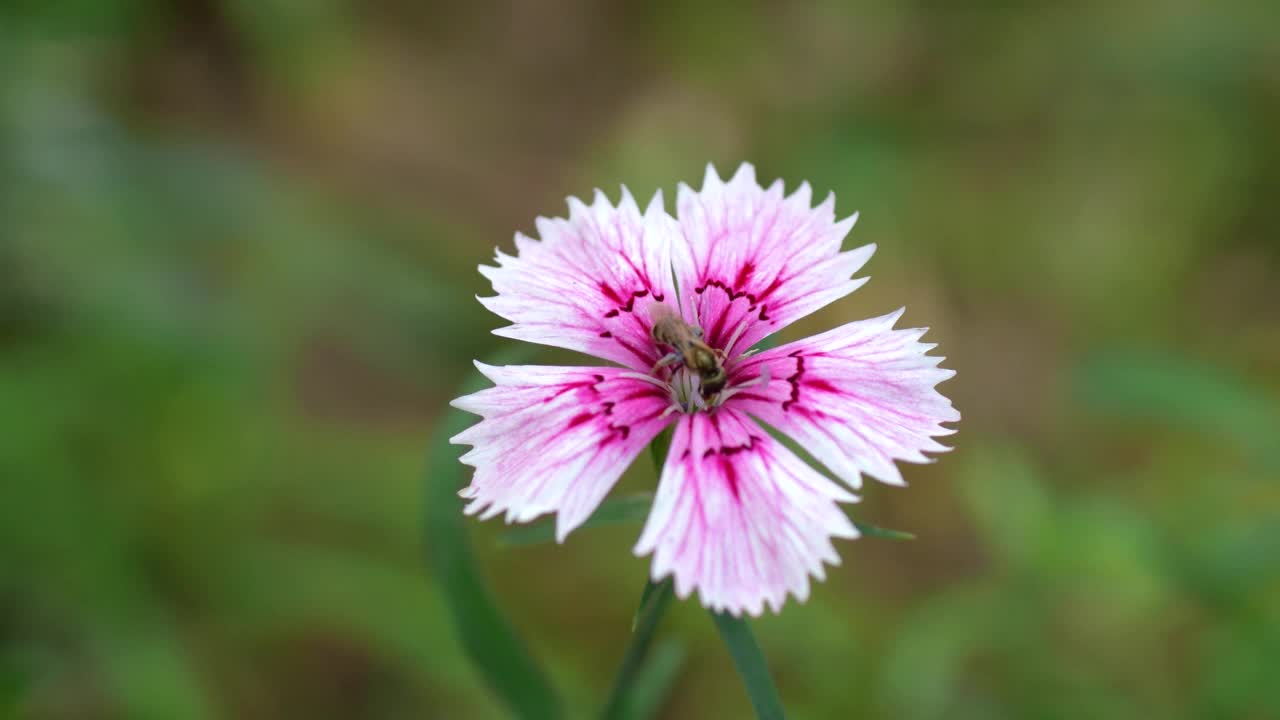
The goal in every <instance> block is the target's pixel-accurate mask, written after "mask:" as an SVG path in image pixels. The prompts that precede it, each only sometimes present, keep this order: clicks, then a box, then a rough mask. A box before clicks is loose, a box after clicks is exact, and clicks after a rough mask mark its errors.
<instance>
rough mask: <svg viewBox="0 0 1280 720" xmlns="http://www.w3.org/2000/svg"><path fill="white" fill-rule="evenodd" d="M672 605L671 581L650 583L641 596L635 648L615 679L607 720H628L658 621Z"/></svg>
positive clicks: (633, 637) (633, 641) (629, 648)
mask: <svg viewBox="0 0 1280 720" xmlns="http://www.w3.org/2000/svg"><path fill="white" fill-rule="evenodd" d="M670 602H671V579H670V578H668V579H666V580H663V581H662V582H660V583H655V582H653V581H652V580H650V581H649V582H648V583H646V584H645V587H644V594H643V595H641V596H640V607H639V608H637V609H636V617H635V621H634V622H633V629H634V632H633V633H632V635H631V644H630V645H628V646H627V652H626V654H625V655H623V657H622V665H621V666H619V668H618V674H617V675H616V676H615V677H614V680H613V689H612V690H610V691H609V702H608V703H607V704H606V705H605V708H604V712H602V713H601V714H600V716H601V717H602V718H604V719H605V720H618V719H620V718H625V717H627V715H628V714H627V712H626V709H627V707H628V706H629V705H630V703H629V702H628V700H629V699H630V696H631V689H632V685H633V684H634V683H635V680H636V677H637V675H638V674H639V671H640V665H641V663H642V662H644V658H645V655H646V654H648V652H649V646H650V645H652V644H653V635H654V631H655V630H656V629H657V627H658V620H660V619H662V614H663V612H665V611H666V609H667V605H668V604H669V603H670Z"/></svg>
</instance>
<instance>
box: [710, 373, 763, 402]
mask: <svg viewBox="0 0 1280 720" xmlns="http://www.w3.org/2000/svg"><path fill="white" fill-rule="evenodd" d="M770 380H771V378H770V376H769V366H768V365H765V366H764V368H763V369H762V370H761V371H760V374H759V375H757V376H755V377H754V378H752V379H751V380H748V381H746V382H744V383H742V384H740V385H734V386H733V387H731V388H729V389H728V390H725V391H724V392H722V393H720V402H722V403H723V402H724V401H725V400H728V399H729V398H731V397H733V396H734V395H737V394H738V393H740V392H742V391H743V390H747V389H749V388H753V387H758V386H760V385H768V384H769V381H770Z"/></svg>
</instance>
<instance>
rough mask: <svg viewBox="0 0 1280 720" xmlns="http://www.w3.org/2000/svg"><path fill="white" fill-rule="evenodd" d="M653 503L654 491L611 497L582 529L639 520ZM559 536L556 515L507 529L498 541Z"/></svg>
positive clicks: (521, 541) (524, 542)
mask: <svg viewBox="0 0 1280 720" xmlns="http://www.w3.org/2000/svg"><path fill="white" fill-rule="evenodd" d="M652 504H653V493H636V494H635V495H626V496H624V497H620V498H610V499H609V500H605V501H604V502H603V503H601V504H600V507H598V508H596V511H595V512H594V513H592V515H591V517H590V518H588V519H587V521H586V522H584V523H582V527H581V528H579V530H583V529H586V528H593V527H603V526H606V525H619V524H622V523H629V522H639V521H641V520H644V519H645V517H646V516H648V514H649V506H650V505H652ZM555 539H556V522H555V518H551V517H548V518H543V519H541V520H538V521H536V522H532V523H529V524H528V525H518V526H516V527H513V528H511V529H510V530H508V531H506V532H504V533H503V534H502V535H501V536H500V537H499V538H498V544H499V545H502V546H505V547H514V546H518V545H537V544H538V543H545V542H551V541H553V540H555Z"/></svg>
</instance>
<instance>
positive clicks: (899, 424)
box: [726, 310, 960, 488]
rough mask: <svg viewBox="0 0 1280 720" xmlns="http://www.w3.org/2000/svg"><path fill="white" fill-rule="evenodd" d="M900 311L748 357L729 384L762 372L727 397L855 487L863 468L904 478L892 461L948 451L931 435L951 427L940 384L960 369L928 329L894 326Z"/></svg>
mask: <svg viewBox="0 0 1280 720" xmlns="http://www.w3.org/2000/svg"><path fill="white" fill-rule="evenodd" d="M902 312H903V311H902V310H899V311H897V312H894V313H890V314H888V315H884V316H882V317H878V318H874V319H871V320H862V321H859V322H852V323H849V324H847V325H844V326H841V327H838V328H836V329H834V330H830V331H828V332H825V333H822V334H820V335H815V336H813V337H810V338H806V339H804V340H800V341H798V342H793V343H789V344H787V345H783V346H781V347H777V348H773V349H772V350H767V351H765V352H763V353H760V354H759V355H755V356H752V357H749V358H747V359H745V360H743V361H742V362H741V363H739V364H738V365H736V366H734V367H733V368H732V369H731V371H730V384H731V385H732V384H734V383H740V382H749V381H750V379H752V378H756V377H760V376H761V375H764V377H766V378H767V380H768V383H767V384H764V385H757V386H755V387H748V388H746V389H744V390H742V391H741V392H739V393H737V394H735V395H733V396H732V397H730V398H729V399H728V400H726V402H727V403H729V404H731V405H732V406H733V408H734V409H736V410H738V411H741V412H746V413H750V414H751V415H753V416H755V417H757V418H759V419H760V420H762V421H763V422H765V423H768V424H769V425H772V426H773V427H775V428H777V429H778V430H781V431H782V432H784V433H786V434H787V435H789V436H791V437H792V438H794V439H795V440H797V441H798V442H799V443H800V444H801V445H803V446H804V448H805V449H806V450H807V451H809V452H810V453H812V454H813V456H814V457H815V458H817V459H818V460H820V461H821V462H822V463H823V464H824V465H826V466H827V468H828V469H830V470H831V472H833V473H835V474H836V475H837V476H839V477H840V478H841V479H842V480H844V481H845V482H847V483H849V485H850V486H851V487H853V488H858V487H860V486H861V484H862V478H861V474H862V473H866V474H868V475H870V476H872V477H874V478H875V479H877V480H880V481H881V482H885V483H888V484H890V485H903V484H905V483H904V482H903V479H902V474H901V473H900V472H899V471H898V468H897V466H895V465H894V461H895V460H905V461H907V462H914V463H926V462H931V459H930V458H928V457H926V456H925V455H924V453H925V452H942V451H945V450H947V449H948V448H946V447H945V446H943V445H939V444H938V443H937V442H936V441H934V440H933V439H932V438H933V437H935V436H938V435H950V434H951V433H953V432H955V431H954V430H952V429H950V428H944V427H942V425H941V423H946V422H955V421H957V420H959V419H960V413H959V412H957V411H956V409H955V408H954V407H952V406H951V401H950V400H948V399H947V398H946V397H944V396H943V395H942V394H941V393H939V392H938V391H937V390H936V389H935V388H934V386H935V385H937V384H938V383H940V382H942V381H943V380H946V379H947V378H949V377H951V376H952V375H955V372H954V371H952V370H943V369H941V368H939V367H938V363H940V362H942V360H943V358H940V357H932V356H929V355H926V354H925V353H927V352H928V351H929V350H930V349H932V348H933V347H934V346H933V345H930V344H926V343H921V342H918V340H919V339H920V336H921V335H924V333H925V330H924V329H914V330H894V329H893V325H894V323H896V322H897V321H898V318H899V317H901V316H902Z"/></svg>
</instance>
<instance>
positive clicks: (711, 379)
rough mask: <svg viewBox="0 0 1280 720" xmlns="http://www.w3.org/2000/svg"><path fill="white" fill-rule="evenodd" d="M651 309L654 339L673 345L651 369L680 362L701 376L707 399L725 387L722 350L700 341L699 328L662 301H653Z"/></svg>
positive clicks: (725, 375) (703, 391) (725, 376)
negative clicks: (681, 317) (670, 350)
mask: <svg viewBox="0 0 1280 720" xmlns="http://www.w3.org/2000/svg"><path fill="white" fill-rule="evenodd" d="M650 312H651V315H650V317H651V318H652V320H653V331H652V334H653V339H654V341H655V342H657V343H659V344H662V345H667V346H669V347H670V348H672V352H671V353H669V354H668V355H666V356H665V357H663V358H662V359H661V360H659V361H658V362H657V364H655V365H654V366H653V369H654V370H657V369H658V368H661V367H666V366H668V365H674V364H676V363H683V364H684V366H685V367H686V368H688V369H689V371H690V372H693V373H696V374H697V375H698V377H699V378H700V379H701V383H700V386H701V388H702V398H703V399H704V400H710V399H711V398H713V397H715V396H716V395H717V394H719V393H720V391H721V390H724V386H725V383H726V382H728V380H729V375H728V373H726V372H725V369H724V353H723V352H721V351H719V350H715V349H713V348H712V347H711V346H710V345H707V344H706V343H705V342H703V341H702V328H696V327H690V326H689V325H687V324H686V323H685V321H684V320H682V319H680V316H679V315H678V314H676V312H675V311H674V310H672V309H671V308H670V307H668V306H666V305H664V304H662V303H656V304H654V305H653V306H652V310H651V311H650Z"/></svg>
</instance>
